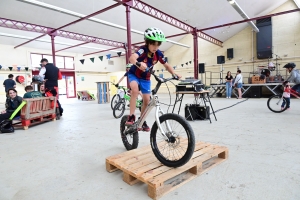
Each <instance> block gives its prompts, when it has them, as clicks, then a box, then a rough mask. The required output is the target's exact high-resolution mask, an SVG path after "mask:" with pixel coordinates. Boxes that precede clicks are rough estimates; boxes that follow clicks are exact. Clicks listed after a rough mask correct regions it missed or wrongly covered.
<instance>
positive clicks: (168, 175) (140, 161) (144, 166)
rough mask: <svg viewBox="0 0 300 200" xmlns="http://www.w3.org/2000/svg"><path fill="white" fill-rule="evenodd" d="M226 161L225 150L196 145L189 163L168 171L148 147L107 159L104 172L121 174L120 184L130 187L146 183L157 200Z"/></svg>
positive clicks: (224, 148)
mask: <svg viewBox="0 0 300 200" xmlns="http://www.w3.org/2000/svg"><path fill="white" fill-rule="evenodd" d="M227 158H228V149H227V147H223V146H217V145H212V144H209V143H204V142H197V143H196V146H195V151H194V154H193V157H192V158H191V160H190V161H189V162H188V163H187V164H185V165H184V166H182V167H178V168H171V167H167V166H164V165H163V164H161V163H160V162H159V161H158V160H157V158H156V157H155V156H154V154H153V152H152V149H151V147H150V145H148V146H145V147H142V148H139V149H135V150H132V151H128V152H124V153H121V154H117V155H114V156H110V157H108V158H106V170H107V171H108V172H113V171H116V170H122V171H123V180H124V181H125V182H126V183H128V184H129V185H134V184H135V183H137V182H139V181H142V182H144V183H146V184H147V185H148V195H149V197H151V198H153V199H157V198H159V197H161V196H162V195H164V194H166V193H168V192H170V191H172V190H174V189H176V188H178V187H180V186H181V185H183V184H185V183H187V182H189V181H190V180H192V179H193V178H196V177H197V176H198V175H200V174H202V173H204V172H205V171H207V170H209V169H211V168H212V167H213V166H216V165H217V164H219V163H221V162H223V161H225V160H226V159H227Z"/></svg>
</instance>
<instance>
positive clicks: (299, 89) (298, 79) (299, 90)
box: [283, 63, 300, 96]
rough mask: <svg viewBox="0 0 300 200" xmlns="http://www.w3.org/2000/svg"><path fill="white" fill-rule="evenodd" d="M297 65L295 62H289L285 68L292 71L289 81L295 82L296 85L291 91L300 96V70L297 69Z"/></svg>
mask: <svg viewBox="0 0 300 200" xmlns="http://www.w3.org/2000/svg"><path fill="white" fill-rule="evenodd" d="M295 67H296V64H295V63H288V64H286V65H284V67H283V68H286V70H287V71H288V72H289V73H290V76H289V77H288V78H287V81H288V82H293V83H295V85H294V86H293V87H292V89H291V93H292V94H294V95H297V96H299V95H300V71H299V70H297V69H295Z"/></svg>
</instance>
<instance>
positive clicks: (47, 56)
mask: <svg viewBox="0 0 300 200" xmlns="http://www.w3.org/2000/svg"><path fill="white" fill-rule="evenodd" d="M43 58H46V59H47V60H48V63H53V58H52V56H51V55H43Z"/></svg>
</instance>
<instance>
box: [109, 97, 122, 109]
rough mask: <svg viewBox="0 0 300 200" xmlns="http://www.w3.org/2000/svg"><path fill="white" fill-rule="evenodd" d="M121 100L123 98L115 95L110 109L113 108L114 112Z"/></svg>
mask: <svg viewBox="0 0 300 200" xmlns="http://www.w3.org/2000/svg"><path fill="white" fill-rule="evenodd" d="M120 100H121V97H120V95H119V94H115V95H114V96H113V97H112V99H111V103H110V107H111V109H112V110H113V109H114V107H115V105H116V104H117V103H119V101H120Z"/></svg>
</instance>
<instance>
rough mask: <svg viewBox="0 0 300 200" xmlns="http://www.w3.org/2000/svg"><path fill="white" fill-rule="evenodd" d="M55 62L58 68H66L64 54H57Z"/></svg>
mask: <svg viewBox="0 0 300 200" xmlns="http://www.w3.org/2000/svg"><path fill="white" fill-rule="evenodd" d="M55 62H56V67H58V68H61V69H63V68H65V60H64V57H62V56H55Z"/></svg>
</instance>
